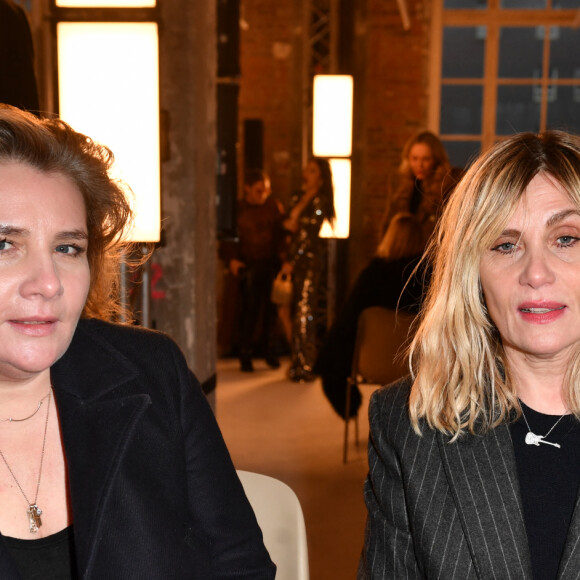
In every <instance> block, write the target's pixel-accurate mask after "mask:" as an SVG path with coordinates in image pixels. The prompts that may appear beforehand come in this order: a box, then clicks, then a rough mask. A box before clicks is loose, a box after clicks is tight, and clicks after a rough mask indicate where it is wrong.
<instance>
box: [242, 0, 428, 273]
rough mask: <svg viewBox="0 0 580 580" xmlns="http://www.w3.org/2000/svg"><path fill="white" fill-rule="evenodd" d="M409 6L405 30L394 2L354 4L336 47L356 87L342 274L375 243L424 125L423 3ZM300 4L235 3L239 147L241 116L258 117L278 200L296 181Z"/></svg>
mask: <svg viewBox="0 0 580 580" xmlns="http://www.w3.org/2000/svg"><path fill="white" fill-rule="evenodd" d="M407 3H408V8H409V15H410V17H411V29H410V30H408V31H404V30H403V26H402V21H401V17H400V15H399V11H398V8H397V2H396V0H356V1H355V2H354V4H353V7H354V8H353V11H352V15H351V16H352V18H351V17H350V16H349V19H350V20H351V22H350V25H351V26H352V27H353V34H352V39H353V40H352V46H351V47H344V46H343V47H342V48H341V53H342V54H345V52H346V53H349V50H350V51H351V54H352V58H351V59H349V66H350V67H351V68H352V73H353V74H354V76H355V92H356V94H355V122H354V150H353V202H352V217H351V237H350V241H349V250H348V255H349V276H348V277H349V279H350V280H353V279H354V277H355V276H356V274H357V273H358V272H359V271H360V269H361V268H362V267H364V266H365V265H366V263H367V262H368V260H369V258H370V256H371V255H372V253H373V251H374V248H375V246H376V243H377V242H378V240H379V224H380V219H381V216H382V212H383V208H384V207H385V204H386V199H387V195H388V193H389V190H390V184H391V183H392V181H393V177H394V173H395V171H396V168H397V166H398V164H399V160H400V153H401V149H402V146H403V144H404V142H405V141H406V139H407V138H408V137H409V136H410V135H412V134H413V133H414V132H415V131H416V130H417V129H419V128H422V127H424V126H426V124H427V105H428V100H427V99H428V94H427V89H428V62H429V58H428V57H429V53H428V49H429V33H430V20H431V16H430V11H431V2H430V1H428V0H424V1H419V0H407ZM301 6H302V0H276V1H273V0H242V9H241V14H242V18H241V26H242V29H241V34H240V39H241V40H240V42H241V47H240V58H241V78H240V102H239V115H240V143H241V144H243V131H242V124H243V119H244V118H261V119H262V120H263V122H264V157H265V167H266V169H267V170H268V171H269V172H270V174H271V177H272V184H273V190H274V192H275V193H276V195H278V196H279V197H280V198H281V199H282V200H283V201H287V199H288V197H289V195H290V193H291V191H292V190H293V189H294V188H295V187H296V186H297V185H298V184H299V175H300V165H301V151H300V143H301V120H300V116H299V115H300V108H301V98H302V95H301V92H300V91H301V89H300V83H299V80H300V77H299V71H300V66H301V65H300V60H301V54H300V34H301V30H302V29H301V22H302V21H301ZM347 25H348V23H347ZM240 149H241V150H243V147H240ZM242 166H243V160H240V167H242Z"/></svg>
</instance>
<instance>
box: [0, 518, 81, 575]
mask: <svg viewBox="0 0 580 580" xmlns="http://www.w3.org/2000/svg"><path fill="white" fill-rule="evenodd" d="M4 541H5V542H6V546H7V548H8V551H9V552H10V555H11V556H12V557H13V558H14V562H15V563H16V567H17V568H18V571H19V572H20V575H21V576H22V580H76V579H77V578H78V574H77V571H76V560H75V546H74V534H73V528H72V526H69V527H68V528H65V529H64V530H61V531H60V532H57V533H56V534H52V535H50V536H47V537H46V538H38V539H37V540H21V539H19V538H10V537H7V536H4Z"/></svg>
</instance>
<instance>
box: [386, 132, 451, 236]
mask: <svg viewBox="0 0 580 580" xmlns="http://www.w3.org/2000/svg"><path fill="white" fill-rule="evenodd" d="M454 176H455V177H456V171H455V172H454V170H453V169H452V167H451V165H450V163H449V159H448V157H447V152H446V151H445V147H444V146H443V143H441V141H440V139H439V137H437V135H435V134H434V133H432V132H431V131H419V132H418V133H415V135H413V136H412V137H411V138H410V139H408V140H407V142H406V143H405V145H404V146H403V151H402V153H401V164H400V165H399V170H398V183H397V188H396V189H395V191H394V192H393V193H392V195H391V196H390V197H389V199H388V201H387V208H386V211H385V214H384V216H383V228H382V230H383V232H385V231H386V229H387V227H388V225H389V223H390V221H391V219H392V218H393V216H394V215H396V214H397V213H400V212H410V213H412V214H413V215H416V216H417V219H418V221H419V223H420V225H421V229H420V231H422V232H423V235H424V238H425V241H427V239H428V238H429V236H430V235H431V233H432V232H433V229H434V228H435V222H436V221H437V218H438V217H439V215H440V213H441V208H442V206H443V203H444V201H445V199H446V197H447V196H448V194H449V192H450V191H451V189H452V187H453V185H454V181H455V179H454Z"/></svg>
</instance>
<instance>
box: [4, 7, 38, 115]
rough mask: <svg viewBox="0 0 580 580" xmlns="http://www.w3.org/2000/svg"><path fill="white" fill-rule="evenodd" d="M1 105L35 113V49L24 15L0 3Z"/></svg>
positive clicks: (36, 109)
mask: <svg viewBox="0 0 580 580" xmlns="http://www.w3.org/2000/svg"><path fill="white" fill-rule="evenodd" d="M0 103H5V104H7V105H13V106H15V107H19V108H20V109H26V110H28V111H31V112H34V113H36V112H38V109H39V103H38V87H37V84H36V76H35V74H34V48H33V44H32V35H31V32H30V25H29V23H28V18H27V16H26V12H25V11H24V9H23V8H21V7H20V6H19V5H18V4H16V3H15V2H13V1H12V0H0Z"/></svg>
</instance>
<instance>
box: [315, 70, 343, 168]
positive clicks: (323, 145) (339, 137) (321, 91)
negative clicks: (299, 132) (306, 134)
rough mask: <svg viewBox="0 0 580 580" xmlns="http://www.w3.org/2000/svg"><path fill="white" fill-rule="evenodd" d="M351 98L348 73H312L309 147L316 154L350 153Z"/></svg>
mask: <svg viewBox="0 0 580 580" xmlns="http://www.w3.org/2000/svg"><path fill="white" fill-rule="evenodd" d="M352 99H353V79H352V76H350V75H315V76H314V97H313V101H314V102H313V125H312V151H313V153H314V155H316V156H317V157H349V156H350V154H351V152H352Z"/></svg>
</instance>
